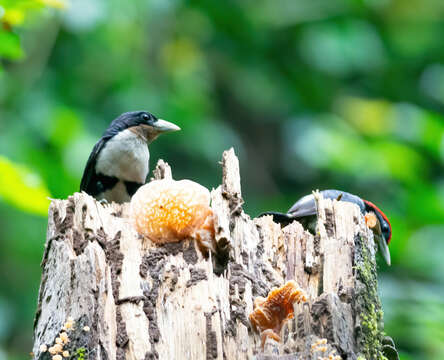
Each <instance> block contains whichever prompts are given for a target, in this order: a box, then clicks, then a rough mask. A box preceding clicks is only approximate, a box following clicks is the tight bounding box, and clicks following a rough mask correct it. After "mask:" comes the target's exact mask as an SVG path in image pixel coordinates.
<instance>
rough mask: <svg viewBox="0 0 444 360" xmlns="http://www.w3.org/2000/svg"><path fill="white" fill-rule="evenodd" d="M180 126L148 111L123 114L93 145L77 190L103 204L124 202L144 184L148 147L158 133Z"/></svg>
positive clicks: (147, 165) (146, 172)
mask: <svg viewBox="0 0 444 360" xmlns="http://www.w3.org/2000/svg"><path fill="white" fill-rule="evenodd" d="M178 130H180V127H179V126H177V125H175V124H173V123H171V122H168V121H165V120H162V119H158V118H157V117H156V116H154V115H153V114H151V113H149V112H148V111H131V112H126V113H123V114H121V115H120V116H118V117H117V118H116V119H114V120H113V121H112V122H111V124H110V125H109V127H108V128H107V129H106V130H105V132H104V133H103V135H102V137H101V138H100V139H99V141H97V143H96V144H95V145H94V148H93V149H92V151H91V154H90V155H89V158H88V161H87V163H86V166H85V170H84V172H83V176H82V180H81V182H80V191H84V192H86V193H87V194H89V195H91V196H93V197H94V198H95V199H97V200H99V201H103V202H112V201H114V202H116V203H124V202H128V201H129V200H130V199H131V197H132V195H134V193H135V192H136V191H137V189H138V188H139V187H140V186H142V185H143V184H145V182H146V178H147V175H148V172H149V158H150V153H149V150H148V145H149V144H150V143H151V142H153V141H154V140H155V139H156V138H157V137H158V136H159V135H160V134H163V133H167V132H173V131H178Z"/></svg>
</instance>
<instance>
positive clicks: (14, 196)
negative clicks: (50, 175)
mask: <svg viewBox="0 0 444 360" xmlns="http://www.w3.org/2000/svg"><path fill="white" fill-rule="evenodd" d="M49 196H50V194H49V190H48V189H47V187H46V185H45V184H44V183H43V182H42V180H41V178H40V177H39V176H38V175H37V174H36V173H34V172H33V171H31V170H30V169H28V168H27V167H25V166H23V165H19V164H15V163H13V162H11V161H10V160H8V159H7V158H5V157H3V156H0V199H3V200H4V201H5V202H7V203H9V204H11V205H13V206H15V207H16V208H18V209H21V210H23V211H26V212H29V213H32V214H37V215H44V216H46V215H47V214H48V206H49V202H50V201H49V199H48V197H49Z"/></svg>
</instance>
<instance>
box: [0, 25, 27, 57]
mask: <svg viewBox="0 0 444 360" xmlns="http://www.w3.org/2000/svg"><path fill="white" fill-rule="evenodd" d="M23 55H24V53H23V50H22V48H21V47H20V39H19V37H18V35H17V34H14V33H12V32H10V31H6V30H1V29H0V57H3V58H6V59H10V60H19V59H21V58H22V57H23Z"/></svg>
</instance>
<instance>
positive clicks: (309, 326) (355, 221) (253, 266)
mask: <svg viewBox="0 0 444 360" xmlns="http://www.w3.org/2000/svg"><path fill="white" fill-rule="evenodd" d="M222 165H223V178H222V185H221V186H219V187H218V188H217V189H215V190H213V191H212V192H211V207H212V210H213V213H214V226H215V244H216V246H215V247H214V249H213V251H214V253H211V254H210V255H209V256H208V254H205V253H201V251H200V250H199V246H197V244H195V241H192V240H184V241H181V242H177V243H168V244H164V245H156V244H154V243H152V242H150V241H148V240H146V239H144V238H143V237H142V236H141V235H139V234H138V233H137V232H136V231H135V229H134V227H133V226H132V225H131V222H130V221H129V206H128V204H124V205H118V204H111V205H105V206H104V205H102V204H100V203H98V202H96V201H95V200H94V199H93V198H91V197H90V196H88V195H86V194H84V193H75V194H74V195H73V196H70V197H69V198H68V199H67V200H54V201H53V202H52V204H51V207H50V211H49V219H48V233H47V241H46V246H45V253H44V257H43V262H42V281H41V284H40V291H39V298H38V307H37V313H36V318H35V331H34V337H35V342H34V348H33V353H34V358H35V359H47V358H48V356H53V354H50V353H49V349H51V350H52V351H53V352H54V351H55V350H60V349H58V348H56V349H54V344H56V343H57V342H59V340H57V338H58V337H60V336H61V335H60V334H61V332H66V334H67V335H66V336H67V337H68V338H69V341H67V342H66V343H62V345H63V346H62V349H61V350H63V351H69V353H70V354H71V355H73V354H78V357H80V358H81V357H82V356H83V358H85V359H86V358H88V359H140V360H142V359H236V360H237V359H254V358H256V359H304V360H305V359H319V358H321V359H323V358H325V359H328V358H329V356H330V355H331V356H332V358H334V356H336V358H337V359H339V357H340V358H342V359H356V358H357V357H358V356H359V355H363V356H364V357H365V358H366V359H376V358H379V357H380V355H381V321H382V312H381V306H380V302H379V298H378V295H377V281H376V275H375V274H376V265H375V245H374V243H373V236H372V233H371V231H369V229H368V228H367V227H366V226H365V223H364V220H363V217H362V215H361V214H360V212H359V209H358V208H357V207H356V206H355V205H353V204H350V203H345V202H337V201H331V200H329V199H323V198H322V197H321V196H320V195H317V203H318V217H319V223H318V230H317V233H316V235H315V236H313V235H312V234H310V233H309V232H307V231H305V230H304V229H303V228H302V225H301V224H299V223H298V222H296V221H295V222H293V223H291V224H290V225H288V226H286V227H285V228H283V229H281V227H280V226H279V225H278V224H275V223H274V222H273V221H272V219H271V217H270V216H268V217H262V218H258V219H251V218H250V217H249V216H248V215H247V214H245V213H244V211H243V209H242V203H243V200H242V197H241V188H240V175H239V162H238V159H237V157H236V156H235V154H234V151H233V149H230V150H229V151H226V152H224V154H223V162H222ZM155 177H156V179H158V178H162V177H169V178H171V169H170V167H169V166H168V165H167V164H166V163H160V164H159V166H158V170H156V171H155ZM292 200H293V199H289V202H291V201H292ZM290 280H294V281H295V282H296V284H297V286H298V287H299V288H300V289H302V290H303V291H304V294H305V295H306V297H307V299H306V300H307V301H296V300H294V303H293V309H292V310H291V307H290V308H289V307H288V304H286V307H287V308H286V311H288V314H287V313H286V314H284V315H285V316H282V319H285V321H284V322H283V323H282V324H281V325H279V324H276V322H272V323H273V327H274V330H273V329H272V330H267V329H265V330H264V329H257V328H256V329H255V328H253V326H252V324H251V323H250V320H249V316H250V314H251V313H253V310H254V300H255V299H256V298H259V297H262V298H263V299H261V298H259V299H260V300H258V301H257V304H260V305H261V306H263V305H264V301H265V298H267V296H268V295H269V293H270V291H271V290H272V289H273V288H279V287H282V286H284V285H285V284H286V283H287V282H288V281H290ZM292 284H293V283H292ZM292 286H293V285H292ZM292 291H293V290H292ZM287 293H292V294H293V296H294V294H295V293H294V291H293V292H289V291H287ZM279 296H280V295H279V294H278V293H277V292H276V291H275V292H274V293H273V295H272V296H270V297H269V298H270V299H278V300H279ZM304 299H305V298H304ZM287 300H288V299H287ZM292 302H293V300H292ZM298 302H299V303H298ZM276 306H279V304H278V302H277V305H276ZM270 313H272V312H270ZM267 314H268V313H267ZM69 317H72V320H73V326H71V327H69V328H66V326H65V325H66V322H67V320H68V318H69ZM85 327H87V328H85ZM63 328H64V329H63ZM85 329H88V331H86V330H85ZM257 330H260V331H261V332H262V333H259V332H257ZM273 331H276V332H279V334H275V335H277V336H267V334H272V333H273ZM63 336H64V335H63ZM45 347H46V351H44V350H45ZM61 354H62V353H60V355H61ZM81 354H83V355H81ZM78 357H77V358H78Z"/></svg>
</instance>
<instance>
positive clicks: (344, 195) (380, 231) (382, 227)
mask: <svg viewBox="0 0 444 360" xmlns="http://www.w3.org/2000/svg"><path fill="white" fill-rule="evenodd" d="M320 193H321V194H322V196H323V197H324V199H325V198H327V199H337V200H340V201H347V202H351V203H353V204H356V205H358V206H359V209H360V210H361V212H362V214H364V215H371V214H375V215H376V222H375V224H374V226H372V227H371V229H372V230H373V234H374V236H375V238H376V239H377V240H378V244H379V249H380V251H381V254H382V256H383V257H384V260H385V261H386V262H387V264H388V265H390V263H391V260H390V251H389V249H388V244H389V243H390V239H391V237H392V227H391V225H390V222H389V220H388V218H387V216H386V215H385V214H384V213H383V212H382V211H381V210H380V209H379V208H378V207H377V206H376V205H375V204H373V203H371V202H370V201H367V200H364V199H361V198H360V197H359V196H356V195H353V194H350V193H348V192H345V191H340V190H323V191H321V192H320ZM316 213H317V211H316V200H315V197H314V195H313V194H310V195H306V196H304V197H302V198H300V199H299V200H298V201H296V202H295V203H294V205H293V206H292V207H291V208H290V210H288V212H287V213H286V214H285V213H280V212H273V211H269V212H265V213H262V214H260V215H259V216H264V215H272V216H273V221H275V222H277V223H280V224H289V223H290V222H292V221H293V220H299V221H300V220H301V219H302V220H303V219H305V218H308V217H312V216H314V215H316ZM366 219H367V216H366Z"/></svg>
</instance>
